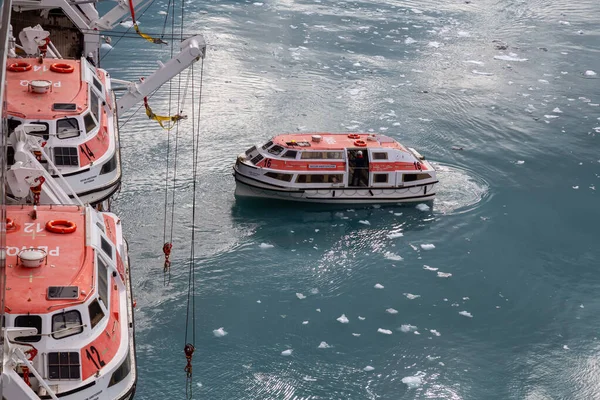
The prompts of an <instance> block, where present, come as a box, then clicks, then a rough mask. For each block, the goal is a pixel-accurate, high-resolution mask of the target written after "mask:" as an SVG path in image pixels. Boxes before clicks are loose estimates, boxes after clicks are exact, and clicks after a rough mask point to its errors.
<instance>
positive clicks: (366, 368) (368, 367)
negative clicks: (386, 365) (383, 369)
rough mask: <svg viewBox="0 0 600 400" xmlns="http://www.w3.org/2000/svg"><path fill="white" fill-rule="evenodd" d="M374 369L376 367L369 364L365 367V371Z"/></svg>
mask: <svg viewBox="0 0 600 400" xmlns="http://www.w3.org/2000/svg"><path fill="white" fill-rule="evenodd" d="M374 369H375V368H373V367H371V366H370V365H367V366H366V367H364V368H363V371H366V372H371V371H373V370H374Z"/></svg>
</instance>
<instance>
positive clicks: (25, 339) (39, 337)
mask: <svg viewBox="0 0 600 400" xmlns="http://www.w3.org/2000/svg"><path fill="white" fill-rule="evenodd" d="M20 318H23V319H25V318H29V319H31V320H34V319H36V318H37V319H39V324H38V323H37V322H38V321H37V320H36V321H35V323H33V324H29V325H17V322H18V321H19V319H20ZM13 326H14V327H15V328H35V329H37V335H31V336H19V337H16V338H15V340H16V341H19V342H25V343H37V342H39V341H40V340H42V329H43V328H44V321H43V319H42V316H41V315H37V314H25V315H17V316H16V317H15V320H14V322H13Z"/></svg>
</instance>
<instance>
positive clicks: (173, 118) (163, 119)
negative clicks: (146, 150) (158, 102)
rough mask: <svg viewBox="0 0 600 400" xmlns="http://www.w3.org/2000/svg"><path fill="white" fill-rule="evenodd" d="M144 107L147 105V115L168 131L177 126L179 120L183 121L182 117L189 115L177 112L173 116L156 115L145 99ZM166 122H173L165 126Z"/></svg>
mask: <svg viewBox="0 0 600 400" xmlns="http://www.w3.org/2000/svg"><path fill="white" fill-rule="evenodd" d="M144 107H146V115H147V116H148V118H150V119H153V120H154V121H156V122H158V124H159V125H160V126H161V128H163V129H165V130H167V131H170V130H171V129H173V128H174V127H175V125H176V124H177V122H179V121H181V120H182V119H186V118H187V116H185V115H181V114H176V115H173V116H164V115H156V114H154V113H153V112H152V109H151V108H150V106H149V105H148V102H147V101H144ZM164 122H170V123H171V124H169V125H167V126H165V124H164Z"/></svg>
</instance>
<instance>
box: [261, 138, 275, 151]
mask: <svg viewBox="0 0 600 400" xmlns="http://www.w3.org/2000/svg"><path fill="white" fill-rule="evenodd" d="M272 145H273V142H272V141H270V140H269V141H268V142H267V143H265V144H264V145H263V147H262V148H263V150H266V149H268V148H269V147H271V146H272Z"/></svg>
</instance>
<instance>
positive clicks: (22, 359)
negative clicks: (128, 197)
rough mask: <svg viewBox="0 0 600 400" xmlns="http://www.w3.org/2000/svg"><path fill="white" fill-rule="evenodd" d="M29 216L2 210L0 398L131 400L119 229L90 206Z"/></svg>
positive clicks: (130, 335)
mask: <svg viewBox="0 0 600 400" xmlns="http://www.w3.org/2000/svg"><path fill="white" fill-rule="evenodd" d="M33 210H34V206H27V205H19V206H7V210H6V211H7V212H6V213H7V216H8V219H7V221H6V224H5V225H4V226H5V228H6V247H5V250H3V253H2V256H3V257H4V261H5V263H6V295H5V298H4V307H5V313H4V318H5V321H4V323H5V327H4V351H5V353H4V361H5V363H6V362H9V363H10V364H8V365H6V364H5V368H4V371H3V375H6V376H8V379H6V377H5V376H3V378H5V380H4V385H3V396H4V398H6V399H34V398H35V399H38V398H41V399H46V398H47V399H57V398H60V399H66V400H75V399H97V398H106V399H130V398H131V397H132V396H133V393H134V391H135V385H136V380H137V372H136V359H135V347H134V328H133V304H132V301H131V280H130V271H129V260H128V255H127V252H128V249H127V244H126V242H125V241H124V240H123V235H122V230H121V223H120V220H119V219H118V218H117V216H116V215H114V214H111V213H101V212H98V211H96V210H95V209H93V208H92V207H90V206H73V205H64V206H61V205H52V206H43V205H41V206H37V209H36V211H35V212H33ZM34 216H35V219H34V218H33V217H34ZM100 393H101V396H99V394H100Z"/></svg>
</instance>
